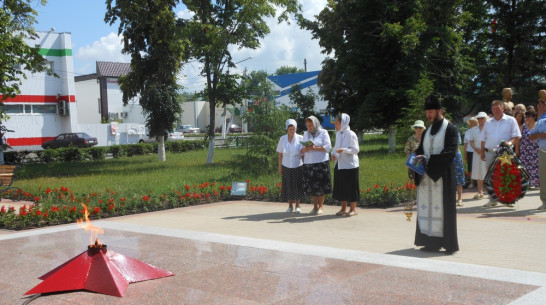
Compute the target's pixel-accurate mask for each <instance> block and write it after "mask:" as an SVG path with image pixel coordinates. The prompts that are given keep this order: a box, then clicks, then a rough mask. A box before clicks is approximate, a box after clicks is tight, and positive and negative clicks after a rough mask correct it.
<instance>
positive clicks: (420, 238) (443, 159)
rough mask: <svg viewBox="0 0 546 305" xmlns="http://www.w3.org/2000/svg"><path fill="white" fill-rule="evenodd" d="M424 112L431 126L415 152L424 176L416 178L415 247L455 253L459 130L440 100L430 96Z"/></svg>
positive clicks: (424, 133)
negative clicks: (456, 159) (423, 168)
mask: <svg viewBox="0 0 546 305" xmlns="http://www.w3.org/2000/svg"><path fill="white" fill-rule="evenodd" d="M425 113H426V116H427V119H428V120H429V121H430V122H431V123H432V125H431V126H430V127H429V128H427V129H426V130H425V131H424V132H423V136H422V140H421V143H420V144H419V148H417V151H416V152H415V153H416V154H417V155H418V156H420V157H421V158H423V160H424V164H425V173H424V174H423V175H422V176H421V175H418V174H417V175H416V179H415V183H416V184H417V231H416V233H415V245H416V246H423V248H422V249H421V250H423V251H432V252H437V251H440V249H441V248H444V249H445V253H446V254H449V255H451V254H453V253H454V252H456V251H458V250H459V244H458V241H457V210H456V206H455V202H456V200H455V199H456V198H455V194H456V189H457V185H456V181H455V168H454V165H453V158H454V157H455V153H456V152H457V145H458V137H457V128H456V127H455V126H454V125H453V124H451V123H449V122H448V121H447V120H446V119H445V118H444V116H443V110H442V104H441V102H440V100H439V99H438V98H437V97H436V96H434V95H431V96H429V97H427V98H426V100H425Z"/></svg>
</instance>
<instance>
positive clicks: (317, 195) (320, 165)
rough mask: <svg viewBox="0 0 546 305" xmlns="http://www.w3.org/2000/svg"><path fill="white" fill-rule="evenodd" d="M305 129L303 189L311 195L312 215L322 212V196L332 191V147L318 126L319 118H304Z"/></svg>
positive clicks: (325, 133)
mask: <svg viewBox="0 0 546 305" xmlns="http://www.w3.org/2000/svg"><path fill="white" fill-rule="evenodd" d="M305 126H307V131H306V132H305V133H304V134H303V142H304V143H306V144H307V145H304V147H303V148H302V150H301V153H302V154H304V155H303V191H304V192H305V194H306V195H308V196H311V197H312V201H313V210H311V214H312V215H320V214H322V207H323V205H324V198H325V197H326V194H329V193H331V192H332V181H331V177H330V162H329V160H330V158H329V156H328V152H329V151H330V150H331V149H332V143H331V142H330V136H329V135H328V132H327V131H326V130H324V129H323V128H322V126H320V122H319V120H318V119H317V118H316V117H314V116H310V117H308V118H306V119H305Z"/></svg>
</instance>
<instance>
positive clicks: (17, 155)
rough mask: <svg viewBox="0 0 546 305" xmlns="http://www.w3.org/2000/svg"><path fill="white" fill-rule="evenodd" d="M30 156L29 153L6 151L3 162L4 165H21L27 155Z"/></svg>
mask: <svg viewBox="0 0 546 305" xmlns="http://www.w3.org/2000/svg"><path fill="white" fill-rule="evenodd" d="M28 154H30V152H29V151H26V150H24V151H7V152H4V162H5V163H6V164H13V165H17V164H23V162H24V161H25V159H26V158H27V155H28Z"/></svg>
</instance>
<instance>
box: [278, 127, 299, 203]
mask: <svg viewBox="0 0 546 305" xmlns="http://www.w3.org/2000/svg"><path fill="white" fill-rule="evenodd" d="M285 125H286V134H285V135H284V136H282V137H281V138H280V140H279V144H278V145H277V152H278V153H279V174H280V175H281V176H282V186H281V187H282V189H281V198H282V200H288V210H286V212H287V213H300V212H301V210H300V200H303V199H305V194H304V193H303V186H302V184H301V181H302V179H303V160H302V154H301V153H300V150H301V144H300V141H301V140H303V136H301V135H299V134H297V133H296V126H298V124H297V123H296V121H295V120H293V119H288V120H286V123H285ZM294 203H295V204H296V207H295V209H294Z"/></svg>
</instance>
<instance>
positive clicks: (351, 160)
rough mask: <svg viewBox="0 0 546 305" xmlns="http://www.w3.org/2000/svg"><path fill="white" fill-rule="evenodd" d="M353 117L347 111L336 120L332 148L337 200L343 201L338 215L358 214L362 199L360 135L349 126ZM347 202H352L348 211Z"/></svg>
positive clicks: (335, 196) (334, 193)
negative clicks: (358, 206) (359, 159)
mask: <svg viewBox="0 0 546 305" xmlns="http://www.w3.org/2000/svg"><path fill="white" fill-rule="evenodd" d="M350 121H351V118H350V117H349V115H347V114H346V113H342V114H341V116H338V117H337V118H336V120H335V122H334V125H335V127H336V130H337V133H336V144H335V145H334V149H333V150H332V160H334V161H335V167H334V192H333V197H334V199H335V200H339V201H341V210H340V211H339V212H337V214H336V215H337V216H356V215H358V212H357V211H356V204H357V202H358V201H360V183H359V180H358V174H359V173H358V170H359V162H358V152H359V151H360V148H359V144H358V137H357V136H356V134H355V133H354V132H353V131H352V130H351V128H350V127H349V122H350ZM347 202H350V203H351V207H350V209H349V212H347Z"/></svg>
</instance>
